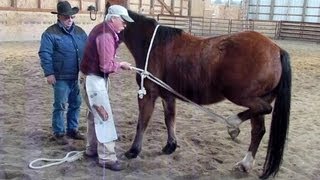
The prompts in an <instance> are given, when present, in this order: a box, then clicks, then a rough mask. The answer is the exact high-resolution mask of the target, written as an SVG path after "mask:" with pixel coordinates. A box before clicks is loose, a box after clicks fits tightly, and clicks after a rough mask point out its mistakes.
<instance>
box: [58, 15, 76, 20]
mask: <svg viewBox="0 0 320 180" xmlns="http://www.w3.org/2000/svg"><path fill="white" fill-rule="evenodd" d="M75 17H76V16H74V15H73V16H66V15H61V18H62V19H63V20H68V19H74V18H75Z"/></svg>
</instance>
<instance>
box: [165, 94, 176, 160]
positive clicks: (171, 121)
mask: <svg viewBox="0 0 320 180" xmlns="http://www.w3.org/2000/svg"><path fill="white" fill-rule="evenodd" d="M162 105H163V109H164V116H165V123H166V126H167V131H168V140H167V144H166V146H165V147H164V148H163V149H162V152H163V153H165V154H171V153H173V152H174V151H175V150H176V148H177V140H176V135H175V130H176V123H175V114H176V112H175V111H176V109H175V107H176V101H175V98H174V97H172V96H169V97H166V98H165V99H163V100H162Z"/></svg>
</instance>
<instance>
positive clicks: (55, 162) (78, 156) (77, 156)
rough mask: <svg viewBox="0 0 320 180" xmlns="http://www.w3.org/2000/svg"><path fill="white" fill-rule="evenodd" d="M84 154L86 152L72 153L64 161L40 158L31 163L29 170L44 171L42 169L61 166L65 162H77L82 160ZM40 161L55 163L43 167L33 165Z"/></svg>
mask: <svg viewBox="0 0 320 180" xmlns="http://www.w3.org/2000/svg"><path fill="white" fill-rule="evenodd" d="M83 153H84V151H70V152H69V153H67V155H66V156H65V157H64V158H62V159H48V158H39V159H36V160H33V161H31V162H30V164H29V168H31V169H42V168H45V167H50V166H54V165H59V164H62V163H64V162H72V161H76V160H78V159H81V158H82V157H83ZM38 161H44V162H53V163H49V164H45V165H42V166H34V165H33V164H34V163H36V162H38Z"/></svg>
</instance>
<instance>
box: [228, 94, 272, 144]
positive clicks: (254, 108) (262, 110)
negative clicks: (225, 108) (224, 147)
mask: <svg viewBox="0 0 320 180" xmlns="http://www.w3.org/2000/svg"><path fill="white" fill-rule="evenodd" d="M272 99H273V96H272V95H268V96H265V97H263V98H260V97H256V98H250V99H245V100H241V101H239V100H238V101H237V102H236V104H239V105H241V106H245V107H248V108H249V109H248V110H246V111H243V112H241V113H239V114H237V115H236V116H232V117H230V118H228V119H227V123H228V126H229V127H228V133H229V135H230V136H231V138H232V139H235V138H236V137H237V136H238V135H239V133H234V132H235V131H237V130H239V126H240V124H241V123H242V122H244V121H246V120H248V119H251V118H253V117H256V116H260V115H265V114H269V113H271V111H272V106H271V105H270V102H271V101H272ZM239 132H240V131H239Z"/></svg>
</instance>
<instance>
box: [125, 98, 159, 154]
mask: <svg viewBox="0 0 320 180" xmlns="http://www.w3.org/2000/svg"><path fill="white" fill-rule="evenodd" d="M156 98H157V96H155V95H152V93H148V94H147V95H145V96H144V97H143V99H138V103H139V119H138V125H137V131H136V136H135V138H134V141H133V143H132V146H131V148H130V150H129V151H127V152H126V153H125V156H126V157H127V158H129V159H131V158H136V157H137V156H138V154H139V153H140V152H141V148H142V139H143V134H144V132H145V130H146V128H147V126H148V123H149V120H150V118H151V115H152V112H153V110H154V105H155V100H156Z"/></svg>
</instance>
